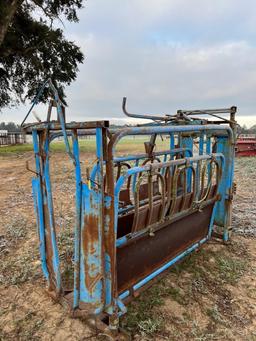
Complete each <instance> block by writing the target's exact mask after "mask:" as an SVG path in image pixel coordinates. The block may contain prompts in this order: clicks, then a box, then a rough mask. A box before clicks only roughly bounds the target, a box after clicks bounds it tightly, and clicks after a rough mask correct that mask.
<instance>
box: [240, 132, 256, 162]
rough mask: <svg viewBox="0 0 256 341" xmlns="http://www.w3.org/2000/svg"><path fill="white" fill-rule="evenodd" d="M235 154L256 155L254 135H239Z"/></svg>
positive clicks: (255, 137)
mask: <svg viewBox="0 0 256 341" xmlns="http://www.w3.org/2000/svg"><path fill="white" fill-rule="evenodd" d="M236 156H238V157H240V156H256V136H255V135H240V136H239V137H238V139H237V141H236Z"/></svg>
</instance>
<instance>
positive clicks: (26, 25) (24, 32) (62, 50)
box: [0, 0, 84, 110]
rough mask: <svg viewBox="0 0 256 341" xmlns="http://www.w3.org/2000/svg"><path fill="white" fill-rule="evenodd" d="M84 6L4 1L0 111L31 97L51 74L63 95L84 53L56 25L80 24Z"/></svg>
mask: <svg viewBox="0 0 256 341" xmlns="http://www.w3.org/2000/svg"><path fill="white" fill-rule="evenodd" d="M81 7H82V0H0V110H1V108H3V107H5V106H11V105H17V104H18V103H20V102H24V101H25V100H26V99H32V98H33V97H34V96H35V94H36V93H37V90H38V88H39V86H40V84H41V83H42V82H43V81H45V80H46V79H48V78H51V79H52V81H53V83H54V84H55V85H56V84H58V90H59V91H60V94H61V96H62V99H63V98H64V96H65V95H64V88H65V85H69V84H70V83H71V82H72V81H73V80H75V79H76V76H77V72H78V65H79V63H82V61H83V58H84V57H83V54H82V52H81V50H80V48H79V47H78V46H77V45H76V44H75V43H74V42H72V41H68V40H67V39H65V37H64V34H63V31H62V29H60V28H59V27H57V25H56V23H58V22H61V18H63V19H66V20H68V21H71V22H78V17H77V10H78V9H80V8H81ZM47 96H48V89H45V91H44V93H43V97H42V100H45V99H46V98H47Z"/></svg>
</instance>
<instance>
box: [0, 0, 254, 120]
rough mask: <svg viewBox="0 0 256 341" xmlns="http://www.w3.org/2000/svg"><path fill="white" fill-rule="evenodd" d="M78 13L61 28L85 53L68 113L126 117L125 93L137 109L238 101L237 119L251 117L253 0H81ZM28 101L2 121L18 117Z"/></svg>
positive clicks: (81, 116)
mask: <svg viewBox="0 0 256 341" xmlns="http://www.w3.org/2000/svg"><path fill="white" fill-rule="evenodd" d="M79 18H80V22H79V23H78V24H75V23H67V22H66V23H65V27H64V28H63V30H64V32H65V35H66V37H67V38H68V39H69V40H72V41H74V42H76V44H77V45H79V46H80V47H81V49H82V51H83V52H84V54H85V60H84V63H83V65H80V68H79V69H80V70H79V74H78V77H77V80H76V81H75V82H74V83H72V84H71V86H70V87H68V88H67V90H66V94H67V102H68V108H67V119H68V120H70V121H86V120H96V119H99V120H101V119H107V120H110V121H112V122H113V123H121V122H122V123H127V119H126V118H125V116H124V114H123V113H122V110H121V103H122V97H123V96H127V97H128V109H129V110H130V111H132V112H136V113H154V114H163V113H164V114H174V113H176V111H177V109H206V108H223V107H230V106H232V105H236V106H237V107H238V114H237V120H238V122H239V123H240V124H246V125H247V126H251V125H253V124H256V1H255V0H243V1H242V0H214V1H212V0H189V1H188V0H108V1H106V0H87V1H86V2H84V8H83V9H82V10H81V11H79ZM28 108H29V105H26V106H20V107H19V108H17V109H15V110H14V109H11V110H10V109H8V110H4V112H3V113H2V114H0V121H10V120H12V121H15V122H17V123H20V122H21V120H22V118H23V117H24V116H25V113H26V111H27V110H28ZM36 110H38V111H37V113H38V114H39V115H40V117H41V119H45V117H46V111H45V112H43V111H42V108H39V109H36ZM132 122H133V123H134V121H132ZM129 123H130V121H129Z"/></svg>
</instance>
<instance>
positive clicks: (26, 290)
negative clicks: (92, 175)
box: [0, 152, 256, 341]
mask: <svg viewBox="0 0 256 341" xmlns="http://www.w3.org/2000/svg"><path fill="white" fill-rule="evenodd" d="M83 158H84V160H87V162H88V160H90V159H91V156H90V155H89V154H88V155H87V154H84V155H83ZM25 160H31V161H30V164H31V167H33V154H32V153H30V152H28V153H24V154H22V155H18V154H14V155H10V156H6V155H5V156H0V218H1V219H0V340H57V341H58V340H59V341H63V340H98V339H99V336H97V335H95V333H94V332H93V331H92V330H90V329H89V328H88V327H87V325H86V324H85V323H84V322H83V321H82V320H79V319H72V318H70V317H69V316H68V314H67V313H66V312H65V310H64V308H63V307H61V306H60V305H58V304H55V303H54V302H53V301H52V300H51V298H50V297H49V296H48V295H47V292H46V291H45V282H44V279H43V278H42V274H41V268H40V261H39V253H38V239H37V232H36V224H35V218H34V212H33V200H32V195H31V177H32V173H30V172H28V171H27V170H26V169H25ZM52 161H54V162H52V163H53V164H54V167H55V169H57V171H56V174H57V175H56V176H55V182H54V200H55V205H56V209H57V216H56V222H57V224H58V226H60V228H59V235H60V236H59V238H60V239H59V240H60V243H61V245H62V247H63V250H64V251H65V252H67V248H68V246H67V244H68V243H67V241H68V240H69V238H71V237H72V236H71V234H70V231H71V229H72V216H73V211H72V209H71V208H69V206H68V203H70V202H71V201H72V199H73V179H74V178H73V173H72V166H69V165H68V163H66V162H65V161H66V159H65V158H64V157H63V153H56V155H54V156H53V160H52ZM255 168H256V158H251V159H249V158H243V159H239V160H236V169H235V178H236V183H237V195H236V196H235V200H234V212H233V226H234V233H233V238H232V240H231V241H230V242H229V243H228V244H227V245H223V244H222V243H221V242H219V241H216V240H212V241H211V242H210V243H208V244H207V245H205V246H204V247H203V248H202V249H201V250H199V251H198V252H196V253H194V254H192V255H191V256H189V257H187V259H186V260H185V261H184V262H182V263H180V264H179V265H177V266H175V267H174V268H172V270H171V271H170V272H169V273H168V275H167V276H166V277H165V278H164V279H163V280H161V281H160V282H159V283H157V284H155V285H154V286H153V287H152V288H151V289H149V290H148V291H146V293H144V294H142V295H141V296H140V297H139V298H138V299H137V300H136V301H134V302H133V303H132V304H130V305H129V310H128V314H127V315H126V316H125V317H124V318H123V319H122V321H121V323H122V327H123V328H124V329H126V330H127V331H129V332H130V333H131V335H132V337H133V339H134V340H173V341H176V340H177V341H178V340H198V341H199V340H200V341H203V340H247V341H254V340H256V282H255V276H256V263H255V260H256V245H255V238H256V219H255V218H256V204H255V198H256V171H255ZM64 180H65V181H64ZM60 198H64V199H63V200H60ZM63 226H65V229H64V228H62V227H63Z"/></svg>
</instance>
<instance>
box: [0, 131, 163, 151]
mask: <svg viewBox="0 0 256 341" xmlns="http://www.w3.org/2000/svg"><path fill="white" fill-rule="evenodd" d="M148 140H149V137H147V136H136V137H132V136H128V137H124V138H123V139H122V140H121V141H120V142H119V143H118V145H117V147H116V150H117V151H118V152H122V153H127V154H128V153H129V152H131V151H134V150H136V152H144V151H145V147H144V141H148ZM70 145H72V142H71V139H70ZM79 146H80V151H81V152H88V153H93V152H95V151H96V143H95V137H91V138H89V139H80V140H79ZM168 147H169V140H168V139H163V140H161V139H160V138H158V139H157V150H161V149H167V148H168ZM50 150H51V151H52V152H65V150H66V149H65V144H64V142H63V141H54V142H52V143H51V145H50ZM31 151H33V145H32V143H26V144H21V145H15V146H4V147H1V148H0V155H3V156H5V155H6V156H8V155H12V154H23V153H26V152H31Z"/></svg>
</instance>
